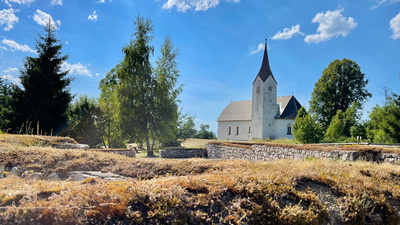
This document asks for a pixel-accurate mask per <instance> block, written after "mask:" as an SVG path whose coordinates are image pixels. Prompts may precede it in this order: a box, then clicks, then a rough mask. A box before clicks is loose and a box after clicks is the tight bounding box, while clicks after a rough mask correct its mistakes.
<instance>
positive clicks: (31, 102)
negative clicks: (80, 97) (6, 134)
mask: <svg viewBox="0 0 400 225" xmlns="http://www.w3.org/2000/svg"><path fill="white" fill-rule="evenodd" d="M44 30H45V35H44V36H41V35H39V37H38V39H37V40H36V50H37V54H38V56H37V57H26V59H25V62H24V67H23V69H22V71H21V76H20V78H21V84H22V86H23V88H22V89H20V88H17V90H16V91H15V93H14V99H15V101H16V102H15V104H14V109H15V111H16V118H15V120H14V121H13V124H14V128H17V127H20V126H21V125H22V124H25V127H28V130H26V132H29V127H31V128H32V130H31V131H30V132H31V133H34V134H36V133H43V134H48V135H50V133H53V134H57V133H58V132H59V131H61V130H62V129H63V128H64V126H65V125H66V123H67V119H68V117H67V109H68V105H69V103H70V102H71V100H72V95H71V93H70V91H69V90H68V86H69V84H70V83H71V81H72V78H70V77H67V74H68V71H66V72H61V64H62V63H63V62H64V61H65V60H67V58H68V56H67V55H62V52H61V48H62V44H60V41H59V40H57V38H56V34H55V28H54V26H53V25H52V23H51V21H50V20H49V22H48V23H47V26H45V27H44ZM27 124H30V125H29V126H27ZM38 124H39V126H38ZM38 127H39V130H36V129H37V128H38ZM19 130H20V129H19ZM19 130H18V129H14V132H18V131H19Z"/></svg>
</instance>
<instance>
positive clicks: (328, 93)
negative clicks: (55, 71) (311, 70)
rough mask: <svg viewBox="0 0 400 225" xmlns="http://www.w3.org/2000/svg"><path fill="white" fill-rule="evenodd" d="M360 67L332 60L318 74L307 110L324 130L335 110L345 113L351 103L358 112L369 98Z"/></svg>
mask: <svg viewBox="0 0 400 225" xmlns="http://www.w3.org/2000/svg"><path fill="white" fill-rule="evenodd" d="M364 77H365V74H364V73H362V72H361V68H360V66H359V65H358V64H357V63H356V62H354V61H352V60H350V59H342V60H338V59H336V60H334V61H333V62H331V63H330V64H329V66H328V67H327V68H325V69H324V71H323V72H322V76H321V78H320V79H319V80H318V82H317V83H316V84H315V87H314V90H313V92H312V94H311V101H310V111H311V112H312V113H313V115H314V116H315V117H316V119H317V120H318V121H319V122H320V123H321V125H322V127H323V128H324V130H326V129H327V128H328V126H329V124H330V123H331V120H332V118H333V117H334V116H335V115H336V113H337V111H338V110H341V111H342V112H345V111H346V110H347V109H348V108H349V107H350V106H351V105H352V104H353V103H357V105H356V107H357V109H361V108H362V105H363V103H364V102H365V101H366V100H367V99H368V98H369V97H371V96H372V95H371V93H369V92H368V90H367V89H366V86H367V84H368V79H364Z"/></svg>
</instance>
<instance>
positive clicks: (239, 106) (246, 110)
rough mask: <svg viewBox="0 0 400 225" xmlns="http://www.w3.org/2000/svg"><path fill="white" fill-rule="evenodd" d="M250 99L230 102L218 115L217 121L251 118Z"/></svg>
mask: <svg viewBox="0 0 400 225" xmlns="http://www.w3.org/2000/svg"><path fill="white" fill-rule="evenodd" d="M251 103H252V101H251V100H245V101H237V102H231V103H230V104H229V105H228V106H227V107H226V108H225V109H224V110H223V111H222V113H221V115H220V116H219V117H218V121H233V120H235V121H237V120H251V107H252V106H251Z"/></svg>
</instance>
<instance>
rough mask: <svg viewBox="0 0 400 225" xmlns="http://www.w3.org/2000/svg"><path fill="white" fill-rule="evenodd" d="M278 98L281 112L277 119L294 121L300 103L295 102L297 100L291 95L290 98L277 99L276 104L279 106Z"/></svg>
mask: <svg viewBox="0 0 400 225" xmlns="http://www.w3.org/2000/svg"><path fill="white" fill-rule="evenodd" d="M279 98H281V104H280V105H281V109H283V110H281V111H280V113H281V115H280V116H279V117H278V119H295V118H296V116H297V112H298V111H299V109H300V108H301V105H300V103H299V102H298V101H297V99H296V98H295V97H294V96H293V95H291V96H284V97H278V104H279V102H280V101H279Z"/></svg>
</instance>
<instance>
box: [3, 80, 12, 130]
mask: <svg viewBox="0 0 400 225" xmlns="http://www.w3.org/2000/svg"><path fill="white" fill-rule="evenodd" d="M12 90H13V85H12V84H9V83H8V82H7V80H5V79H3V78H1V77H0V130H1V131H4V130H7V129H8V128H9V127H8V126H9V124H10V118H11V116H12V114H13V113H12V107H11V104H12V96H11V94H12Z"/></svg>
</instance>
